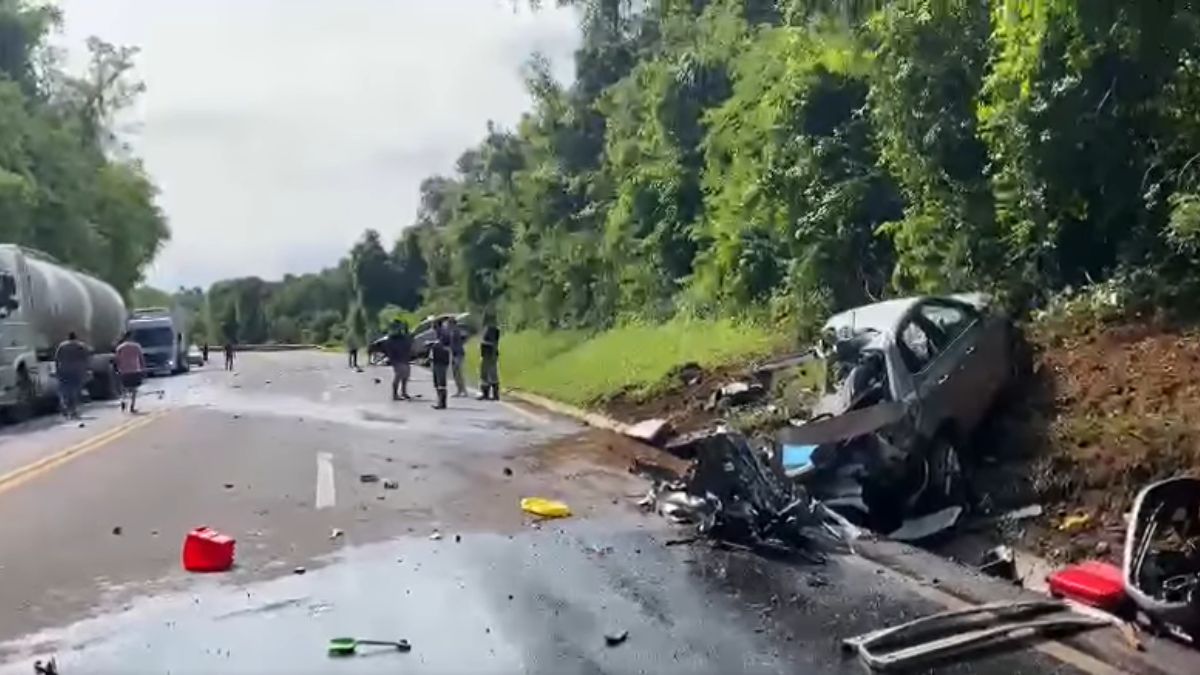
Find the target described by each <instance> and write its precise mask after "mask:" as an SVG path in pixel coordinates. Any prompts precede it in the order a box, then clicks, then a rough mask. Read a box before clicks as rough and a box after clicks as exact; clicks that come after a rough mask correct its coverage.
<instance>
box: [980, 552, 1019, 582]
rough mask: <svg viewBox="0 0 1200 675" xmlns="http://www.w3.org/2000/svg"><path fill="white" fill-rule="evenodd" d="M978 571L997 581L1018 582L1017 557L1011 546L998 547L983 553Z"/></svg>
mask: <svg viewBox="0 0 1200 675" xmlns="http://www.w3.org/2000/svg"><path fill="white" fill-rule="evenodd" d="M979 571H980V572H983V573H984V574H986V575H988V576H990V577H996V578H997V579H1004V580H1005V581H1013V582H1015V581H1019V579H1018V578H1017V557H1016V554H1015V553H1013V550H1012V547H1011V546H1004V545H1000V546H997V547H995V548H992V549H989V550H987V551H986V552H984V554H983V559H982V560H980V561H979Z"/></svg>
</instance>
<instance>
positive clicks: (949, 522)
mask: <svg viewBox="0 0 1200 675" xmlns="http://www.w3.org/2000/svg"><path fill="white" fill-rule="evenodd" d="M962 514H963V507H961V506H947V507H946V508H944V509H942V510H941V511H934V512H933V513H929V514H926V515H923V516H920V517H918V518H910V519H908V520H906V521H904V523H903V524H902V525H901V526H900V528H899V529H897V530H895V531H893V532H892V533H890V534H889V535H888V537H890V538H891V539H895V540H896V541H921V540H922V539H928V538H930V537H932V536H934V535H936V534H941V533H942V532H945V531H946V530H949V529H950V528H952V527H954V526H955V525H956V524H958V519H959V518H960V517H962Z"/></svg>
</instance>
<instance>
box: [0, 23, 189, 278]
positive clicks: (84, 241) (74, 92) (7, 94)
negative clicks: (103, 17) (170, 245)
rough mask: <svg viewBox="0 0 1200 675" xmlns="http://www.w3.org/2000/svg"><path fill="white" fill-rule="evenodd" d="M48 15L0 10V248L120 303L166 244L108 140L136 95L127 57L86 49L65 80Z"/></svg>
mask: <svg viewBox="0 0 1200 675" xmlns="http://www.w3.org/2000/svg"><path fill="white" fill-rule="evenodd" d="M59 20H60V16H59V13H58V11H57V10H56V9H54V8H53V7H48V6H45V5H44V4H43V3H38V4H34V3H30V2H24V1H22V0H0V241H4V242H6V243H9V242H11V243H18V244H23V245H27V246H31V247H33V248H37V249H40V250H42V251H45V252H46V253H49V254H51V255H53V256H55V257H56V258H58V259H60V260H62V261H63V262H65V263H68V264H71V265H74V266H75V267H78V268H80V269H83V270H85V271H88V272H92V273H94V274H96V275H97V276H99V277H101V278H103V279H105V280H106V281H108V282H110V283H112V284H113V285H114V286H115V287H117V289H119V290H120V291H121V292H122V293H126V294H128V293H129V292H130V291H132V290H133V287H134V285H135V284H136V283H137V282H138V281H139V280H140V279H141V278H142V271H143V269H144V268H145V266H146V265H147V264H149V263H150V261H151V260H152V259H153V258H154V255H155V254H156V253H157V252H158V250H159V248H160V247H161V246H162V244H163V242H164V241H165V240H166V239H167V237H168V234H169V233H168V230H167V225H166V221H165V219H164V217H163V215H162V213H161V212H160V211H159V209H158V208H157V207H156V206H155V203H154V198H155V188H154V185H153V184H152V183H151V182H150V180H149V179H148V178H147V176H146V174H145V172H144V171H143V170H142V168H141V166H140V164H139V163H138V162H137V161H136V160H133V159H130V158H128V152H127V150H126V149H125V148H123V147H122V146H121V145H120V143H119V141H118V140H117V138H116V137H115V136H114V134H113V133H112V131H111V129H112V123H113V120H114V117H115V116H116V115H117V114H118V113H120V112H121V110H123V109H124V108H125V107H126V106H128V105H129V104H130V103H132V101H133V100H134V98H135V97H136V96H137V95H138V94H139V93H140V92H141V91H142V85H141V83H140V82H138V81H136V80H135V79H133V77H132V73H131V69H132V67H133V58H134V55H135V54H136V51H135V50H132V49H129V48H119V47H114V46H113V45H110V44H108V43H106V42H103V41H102V40H99V39H97V38H92V39H91V40H89V41H88V45H87V47H88V50H89V54H90V59H89V61H88V66H87V68H86V69H85V72H84V73H82V74H80V75H74V74H70V73H67V72H66V71H65V70H63V69H62V68H61V67H60V66H59V65H58V63H57V59H56V54H55V52H54V51H53V50H52V49H51V48H50V47H49V46H48V45H47V42H46V41H47V36H48V34H49V32H50V31H51V30H53V29H54V27H55V26H56V25H57V24H58V22H59Z"/></svg>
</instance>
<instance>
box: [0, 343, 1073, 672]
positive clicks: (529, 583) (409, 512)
mask: <svg viewBox="0 0 1200 675" xmlns="http://www.w3.org/2000/svg"><path fill="white" fill-rule="evenodd" d="M342 363H343V362H342V360H341V359H340V358H339V357H336V356H332V355H324V354H318V353H302V352H294V353H276V354H253V355H251V354H247V355H243V357H242V359H241V361H240V362H239V367H238V372H237V373H235V374H230V373H225V372H222V371H219V370H216V369H214V368H211V367H210V368H209V369H207V370H205V371H200V372H193V373H192V374H191V375H188V376H182V377H178V378H173V379H168V380H152V381H151V382H152V384H151V388H159V387H161V388H162V389H163V394H162V397H161V398H157V397H156V396H150V397H149V400H147V401H146V402H145V404H144V409H145V412H144V414H143V415H141V416H139V417H137V418H130V417H128V416H125V415H122V414H121V413H120V412H119V411H118V410H116V409H115V407H113V406H105V405H97V406H91V407H89V408H88V410H87V419H86V420H85V426H84V427H82V428H80V427H79V426H78V425H76V424H67V423H62V422H59V421H57V420H41V421H38V422H34V423H32V425H31V426H29V427H25V428H18V429H10V430H6V431H5V432H4V433H3V434H0V514H3V517H2V518H0V541H3V544H2V545H0V641H2V644H0V663H3V665H0V673H7V672H14V673H28V672H30V671H31V663H32V661H33V660H34V659H38V658H41V659H45V658H48V657H50V656H55V657H56V658H57V659H58V663H59V665H60V669H61V670H62V672H64V673H71V674H75V673H85V672H125V673H130V672H153V673H167V672H170V673H193V672H194V673H212V672H281V673H307V672H394V671H396V670H399V669H406V671H408V672H430V673H434V672H446V673H455V672H476V673H478V672H495V673H510V672H545V673H575V672H579V673H637V672H645V673H662V672H712V673H740V672H754V673H758V672H761V673H784V672H787V673H794V672H805V673H826V672H829V673H833V672H838V673H841V672H846V673H850V672H854V673H858V672H862V671H861V666H859V664H858V663H857V662H855V661H849V660H845V659H843V658H842V657H841V655H840V654H839V652H838V649H837V640H838V639H839V638H841V637H845V636H848V635H854V634H857V633H861V632H864V631H867V630H870V629H873V628H878V627H880V626H881V625H884V624H885V623H891V622H895V621H898V620H901V619H905V618H912V617H915V616H919V615H921V614H925V613H929V612H932V611H937V610H940V609H942V607H941V606H939V605H938V604H937V603H936V602H934V601H933V600H930V599H929V598H928V596H927V595H923V594H921V593H919V592H917V591H916V590H915V589H913V588H911V587H910V584H908V583H907V582H906V581H905V580H904V579H902V578H900V577H898V576H896V575H894V574H892V573H890V572H887V571H886V570H883V569H882V568H879V567H877V566H875V565H873V564H871V563H868V562H866V561H864V560H860V559H857V558H853V557H835V558H833V559H831V560H830V561H829V562H827V563H826V564H823V565H811V566H805V565H798V564H792V563H781V562H768V561H764V560H761V559H759V558H755V557H753V556H749V555H747V554H744V553H741V552H736V551H734V552H730V551H719V550H716V551H715V550H711V549H709V548H708V547H705V546H668V545H666V544H667V542H668V541H671V540H673V539H676V538H678V537H680V536H681V534H682V533H681V532H680V531H677V530H674V529H671V528H670V527H668V526H667V525H666V524H665V523H664V522H663V521H662V520H661V519H660V518H658V517H656V516H647V515H644V514H642V513H641V512H640V511H638V509H637V508H636V507H635V506H634V501H635V499H636V496H637V495H638V494H639V493H642V492H644V491H645V488H646V485H645V483H644V481H642V480H641V479H639V478H636V477H634V476H632V475H631V474H630V473H629V472H628V471H627V467H628V465H629V461H630V458H631V457H633V456H634V455H636V454H639V453H644V452H645V451H644V450H643V449H640V448H638V447H637V446H634V445H631V444H628V443H626V442H624V441H623V440H621V439H617V438H613V437H610V436H608V435H605V434H602V433H599V432H595V431H587V430H584V429H581V428H580V427H578V426H576V425H575V424H574V423H572V422H567V421H563V420H561V419H556V418H551V417H549V416H547V415H546V414H544V413H540V412H538V411H535V410H529V409H526V408H521V407H519V406H516V405H512V404H509V403H504V404H496V403H489V402H478V401H474V400H462V399H451V407H452V409H451V410H449V411H445V412H441V411H434V410H432V409H430V407H429V404H428V402H427V399H428V397H429V392H430V388H429V382H428V375H427V373H425V372H424V371H418V373H417V378H418V381H417V382H416V383H415V390H416V391H421V392H425V398H426V401H416V402H411V403H392V402H391V401H389V400H387V398H388V392H387V382H386V381H382V382H378V383H377V382H376V379H380V380H383V379H385V378H386V375H387V374H388V373H387V371H385V370H383V369H367V371H366V372H364V373H355V372H353V371H349V370H347V369H345V368H343V367H342ZM363 474H373V475H375V476H377V477H378V478H379V480H378V481H375V482H362V479H361V476H362V475H363ZM389 480H394V481H396V483H398V489H393V490H389V489H386V488H385V487H384V482H385V481H389ZM532 495H538V496H547V497H553V498H559V499H562V500H564V501H566V502H568V503H569V504H570V505H571V506H572V508H573V509H574V511H575V515H574V516H573V517H572V518H569V519H565V520H561V521H553V522H544V523H536V522H534V521H533V520H532V519H530V518H529V517H527V516H525V515H523V514H522V513H521V512H520V510H519V507H518V501H519V499H520V498H521V497H523V496H532ZM198 525H208V526H212V527H214V528H217V529H219V530H222V531H224V532H226V533H228V534H230V535H232V536H234V537H236V538H237V542H238V543H237V552H238V554H237V566H236V568H235V569H234V570H233V571H231V572H228V573H223V574H214V575H191V574H188V573H186V572H184V571H182V570H181V569H180V563H179V551H180V545H181V542H182V538H183V535H184V533H185V532H186V531H187V530H189V529H191V528H193V527H196V526H198ZM116 528H119V530H118V529H116ZM117 532H119V534H117ZM298 567H303V568H304V572H305V573H304V574H302V575H301V574H296V573H295V572H294V570H295V568H298ZM612 631H617V632H620V631H628V635H629V637H628V640H627V641H626V642H625V643H623V644H621V645H619V646H616V647H608V646H606V645H605V640H604V634H605V633H606V632H612ZM337 636H355V637H358V638H373V639H399V638H404V639H407V640H409V641H410V642H411V643H412V645H413V650H412V652H411V653H408V654H400V653H396V652H388V651H382V652H373V653H371V654H369V655H363V656H359V657H355V658H351V659H341V660H330V659H329V658H328V657H327V656H326V653H325V649H326V643H327V641H328V640H329V639H330V638H332V637H337ZM945 672H979V673H1001V672H1003V673H1005V674H1006V675H1016V674H1018V673H1043V672H1078V671H1076V670H1074V669H1072V668H1071V667H1068V666H1065V665H1063V664H1061V663H1059V662H1058V661H1055V660H1053V659H1051V658H1050V657H1049V656H1046V655H1044V654H1042V653H1039V652H1035V651H1023V652H1017V653H1010V654H1004V655H997V656H992V657H988V658H987V659H984V660H981V661H975V662H971V663H965V664H958V665H956V666H954V667H951V668H948V669H945Z"/></svg>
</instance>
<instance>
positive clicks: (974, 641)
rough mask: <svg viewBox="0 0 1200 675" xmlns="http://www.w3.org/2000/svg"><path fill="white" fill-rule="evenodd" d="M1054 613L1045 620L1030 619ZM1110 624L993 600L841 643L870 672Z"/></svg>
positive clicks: (1064, 609)
mask: <svg viewBox="0 0 1200 675" xmlns="http://www.w3.org/2000/svg"><path fill="white" fill-rule="evenodd" d="M1047 614H1053V616H1050V617H1048V618H1032V617H1038V616H1045V615H1047ZM1108 625H1112V622H1111V621H1109V620H1106V619H1105V618H1102V617H1094V616H1083V615H1081V614H1077V613H1074V612H1071V611H1070V608H1069V607H1068V605H1067V604H1066V603H1063V602H1060V601H1057V600H1025V601H1018V602H997V603H992V604H987V605H980V606H978V607H970V608H967V609H958V610H951V611H946V612H940V613H937V614H931V615H929V616H925V617H922V618H920V619H916V620H914V621H909V622H907V623H903V624H900V625H898V626H891V627H889V628H882V629H880V630H875V631H871V632H870V633H865V634H863V635H859V636H856V637H852V638H847V639H845V640H843V641H842V649H843V650H845V651H846V652H848V653H853V654H857V655H858V657H859V658H860V659H861V660H862V662H863V663H864V664H865V665H866V666H867V667H868V668H869V669H871V670H874V671H900V670H908V669H910V668H912V667H914V666H917V665H931V664H932V663H934V662H937V661H940V660H945V659H949V658H952V657H957V656H961V655H963V654H966V653H969V652H976V651H980V650H984V649H987V648H995V647H996V646H997V645H1001V644H1004V643H1005V642H1012V641H1015V640H1020V639H1022V638H1025V637H1027V636H1030V635H1040V634H1045V633H1052V632H1053V633H1061V632H1064V631H1071V630H1088V629H1091V628H1099V627H1102V626H1108Z"/></svg>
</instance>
